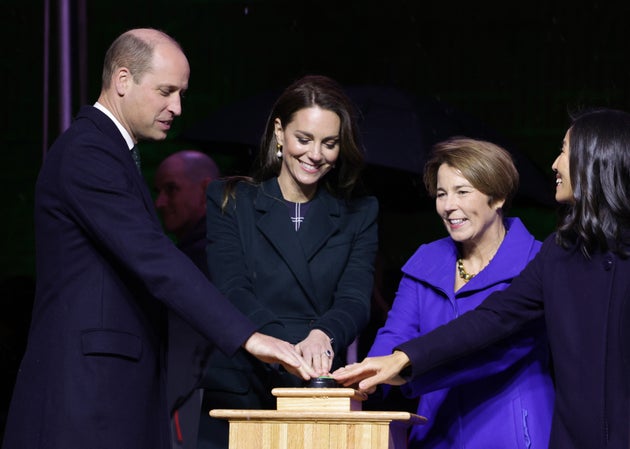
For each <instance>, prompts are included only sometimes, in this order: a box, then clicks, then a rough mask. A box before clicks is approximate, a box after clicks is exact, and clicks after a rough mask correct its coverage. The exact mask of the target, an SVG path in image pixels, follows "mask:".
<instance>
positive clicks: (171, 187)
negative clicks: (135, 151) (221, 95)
mask: <svg viewBox="0 0 630 449" xmlns="http://www.w3.org/2000/svg"><path fill="white" fill-rule="evenodd" d="M219 176H220V172H219V168H218V167H217V164H216V163H215V162H214V160H212V158H211V157H210V156H208V155H207V154H205V153H202V152H200V151H193V150H184V151H178V152H176V153H173V154H171V155H170V156H168V157H167V158H165V159H164V160H163V161H162V162H161V163H160V165H159V166H158V168H157V170H156V172H155V180H154V185H155V192H156V195H157V196H156V198H155V207H156V209H157V210H158V212H159V214H160V216H161V218H162V224H163V225H164V229H165V230H166V231H167V232H169V233H172V234H173V235H174V236H175V238H176V239H177V247H178V248H179V249H180V250H181V251H182V252H183V253H184V254H186V255H187V256H188V257H189V258H190V259H191V260H192V261H193V262H194V263H195V265H197V267H198V268H199V269H200V270H201V271H202V272H203V273H205V274H206V276H208V260H207V256H206V245H207V239H206V187H207V186H208V184H209V183H210V182H212V181H214V180H215V179H217V178H219ZM211 348H212V347H211V345H210V343H209V342H208V340H206V339H205V338H204V337H203V336H202V335H201V334H199V332H197V331H196V330H195V329H193V328H192V327H191V326H190V324H188V323H187V322H186V321H184V320H183V319H182V318H180V316H179V315H178V314H177V313H175V312H173V311H172V310H169V313H168V359H167V360H168V361H167V371H168V381H167V383H166V385H167V398H168V408H169V411H170V413H171V433H172V435H171V437H172V439H173V448H174V449H179V448H183V449H196V447H197V429H198V427H199V418H200V416H201V415H202V410H200V408H201V401H202V395H203V390H202V389H200V388H198V385H199V381H200V379H201V376H202V374H203V372H204V370H205V367H206V362H207V360H208V356H209V355H210V351H211ZM205 413H206V414H207V410H206V411H205Z"/></svg>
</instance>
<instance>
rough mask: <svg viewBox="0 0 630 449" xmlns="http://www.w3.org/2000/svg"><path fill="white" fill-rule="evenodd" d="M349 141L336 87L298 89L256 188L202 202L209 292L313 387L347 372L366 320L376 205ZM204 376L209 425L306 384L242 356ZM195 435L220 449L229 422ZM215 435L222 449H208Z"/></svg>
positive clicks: (287, 102)
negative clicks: (216, 412) (289, 349)
mask: <svg viewBox="0 0 630 449" xmlns="http://www.w3.org/2000/svg"><path fill="white" fill-rule="evenodd" d="M357 135H358V129H357V127H356V125H355V119H354V113H353V107H352V105H351V103H350V101H349V99H348V98H347V97H346V95H345V94H344V92H343V91H342V89H341V88H340V86H339V85H338V84H337V83H336V82H334V81H333V80H331V79H329V78H326V77H322V76H307V77H304V78H302V79H300V80H298V81H296V82H295V83H294V84H292V85H291V86H289V87H288V88H287V89H286V90H285V91H284V93H283V94H282V95H281V96H280V97H279V98H278V100H277V101H276V103H275V104H274V106H273V109H272V111H271V113H270V115H269V118H268V121H267V127H266V132H265V135H264V136H263V141H262V144H261V153H260V156H259V159H258V161H257V164H256V172H255V174H254V176H253V178H248V179H243V178H240V179H228V180H226V181H219V182H214V183H212V184H210V186H209V187H208V190H207V198H208V202H207V227H208V264H209V268H210V276H211V279H212V281H213V283H214V284H215V285H216V286H217V287H218V288H219V290H221V292H222V293H224V294H225V295H226V297H227V298H228V299H230V300H231V301H232V302H233V303H234V304H235V305H236V306H237V307H238V308H239V309H240V310H241V311H242V312H243V313H245V314H246V315H247V316H248V317H249V318H250V319H251V320H252V321H254V323H256V324H257V325H258V326H259V329H260V330H261V331H262V332H266V333H268V334H269V335H273V336H276V337H279V336H282V338H285V339H286V340H287V341H289V342H291V343H293V344H295V348H296V349H297V350H298V352H299V353H300V354H301V355H302V356H303V357H304V359H305V360H306V362H307V363H309V364H310V365H311V366H312V367H313V369H314V370H315V371H316V372H317V373H318V374H319V375H325V374H329V372H330V371H331V370H332V369H334V368H337V367H339V366H341V365H343V364H344V363H345V352H346V348H347V347H348V345H349V344H350V343H351V342H352V341H353V340H354V339H355V338H356V337H357V336H358V335H359V333H360V331H361V330H362V329H363V327H364V326H365V325H366V324H367V322H368V319H369V311H370V299H371V293H372V285H373V271H374V258H375V255H376V250H377V245H378V238H377V223H376V222H377V214H378V203H377V201H376V199H375V198H373V197H368V196H362V195H361V192H360V190H359V189H358V188H357V182H358V180H359V173H360V170H361V168H362V166H363V155H362V152H361V151H360V148H359V144H358V138H357ZM209 366H210V368H209V369H208V371H207V373H206V379H205V382H204V387H205V394H204V403H205V405H204V407H203V410H205V411H206V413H207V409H208V408H229V409H243V408H245V409H261V408H262V409H265V408H271V409H274V408H275V398H274V397H273V396H272V395H271V390H272V388H274V387H296V386H302V382H303V381H302V380H301V379H299V378H298V377H296V376H293V375H291V374H289V373H287V372H286V371H284V369H282V367H279V366H272V365H269V364H264V363H258V362H257V361H256V360H255V359H254V358H253V357H250V356H249V355H248V354H246V353H245V352H244V351H241V352H240V353H239V354H237V356H236V357H233V358H232V359H226V358H225V357H223V356H222V355H221V354H219V353H217V354H215V355H214V357H213V358H212V360H210V362H209ZM202 423H206V424H207V426H202V428H201V429H200V440H201V441H200V445H199V447H200V448H207V447H227V426H226V424H225V422H223V421H217V420H212V421H209V419H208V417H207V415H206V416H205V417H204V418H203V420H202ZM215 425H216V426H219V427H222V429H220V430H217V429H213V428H212V426H215ZM218 435H222V436H223V437H222V442H221V441H219V442H216V443H214V444H213V443H211V440H213V439H214V440H215V441H216V440H217V436H218Z"/></svg>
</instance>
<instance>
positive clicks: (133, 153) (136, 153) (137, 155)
mask: <svg viewBox="0 0 630 449" xmlns="http://www.w3.org/2000/svg"><path fill="white" fill-rule="evenodd" d="M131 157H132V158H133V161H134V162H135V163H136V167H138V171H139V172H140V173H142V166H141V165H140V151H139V150H138V146H137V145H134V146H133V148H132V149H131Z"/></svg>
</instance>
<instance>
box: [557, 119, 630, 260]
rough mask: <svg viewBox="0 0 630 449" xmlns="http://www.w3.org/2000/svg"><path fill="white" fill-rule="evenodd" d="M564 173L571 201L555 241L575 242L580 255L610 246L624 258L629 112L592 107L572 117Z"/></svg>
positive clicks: (629, 225)
mask: <svg viewBox="0 0 630 449" xmlns="http://www.w3.org/2000/svg"><path fill="white" fill-rule="evenodd" d="M569 172H570V176H571V187H572V189H573V197H574V203H573V204H572V205H571V206H570V207H569V208H568V210H567V214H566V215H565V217H564V219H563V221H562V223H561V225H560V227H559V228H558V232H557V234H556V241H557V242H558V243H559V244H560V245H562V246H564V247H569V246H571V245H572V244H575V243H577V245H578V246H579V248H580V250H581V251H582V253H583V254H584V255H585V256H586V257H590V255H591V254H592V253H593V252H594V251H596V250H599V251H607V250H611V251H613V252H614V253H616V254H619V255H621V256H622V257H627V256H628V255H629V254H630V252H629V249H630V247H629V244H630V114H628V113H626V112H623V111H618V110H614V109H596V110H589V111H586V112H581V113H580V114H578V115H575V116H573V117H572V124H571V127H570V130H569Z"/></svg>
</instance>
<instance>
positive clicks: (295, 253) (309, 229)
mask: <svg viewBox="0 0 630 449" xmlns="http://www.w3.org/2000/svg"><path fill="white" fill-rule="evenodd" d="M331 204H332V205H333V207H332V209H333V212H334V213H335V214H337V215H338V205H337V204H336V202H335V200H334V199H333V198H332V197H330V196H329V195H327V194H324V195H321V194H318V195H317V196H316V197H315V199H314V200H313V204H312V205H311V209H310V210H309V212H308V215H307V217H306V220H305V221H304V224H303V225H302V227H301V229H300V230H299V231H298V232H296V231H295V229H294V227H293V224H292V223H291V220H290V219H289V214H288V211H287V206H286V203H285V202H284V200H283V199H282V194H281V192H280V188H279V186H278V183H277V180H276V179H275V178H274V179H272V180H269V181H266V182H264V183H263V184H262V186H261V189H260V190H259V192H258V195H257V198H256V202H255V207H256V209H257V211H258V213H259V218H258V221H257V223H256V225H257V227H258V229H259V230H260V232H261V233H262V234H263V235H264V236H265V237H266V238H267V240H268V241H269V243H270V244H271V245H272V246H273V247H274V249H275V250H276V251H277V252H278V254H280V256H281V257H282V259H284V261H285V262H286V264H287V266H288V267H289V268H290V270H291V271H292V272H293V274H294V276H295V278H296V279H297V281H298V282H299V284H300V285H301V286H302V288H303V290H304V292H305V294H306V295H307V297H308V298H309V300H310V301H311V302H312V303H313V305H314V306H315V307H316V309H317V310H319V308H320V304H319V301H318V300H317V294H316V289H315V283H314V282H313V278H312V276H311V272H310V268H309V265H308V262H309V260H310V259H311V258H312V257H313V256H314V255H315V254H316V253H317V251H318V250H320V249H321V248H322V247H323V246H324V245H325V244H326V241H327V240H328V238H329V237H330V235H332V234H333V233H334V232H335V231H336V230H337V226H336V225H335V224H334V223H333V221H332V220H331V218H330V216H329V214H330V212H329V208H330V206H331Z"/></svg>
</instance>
